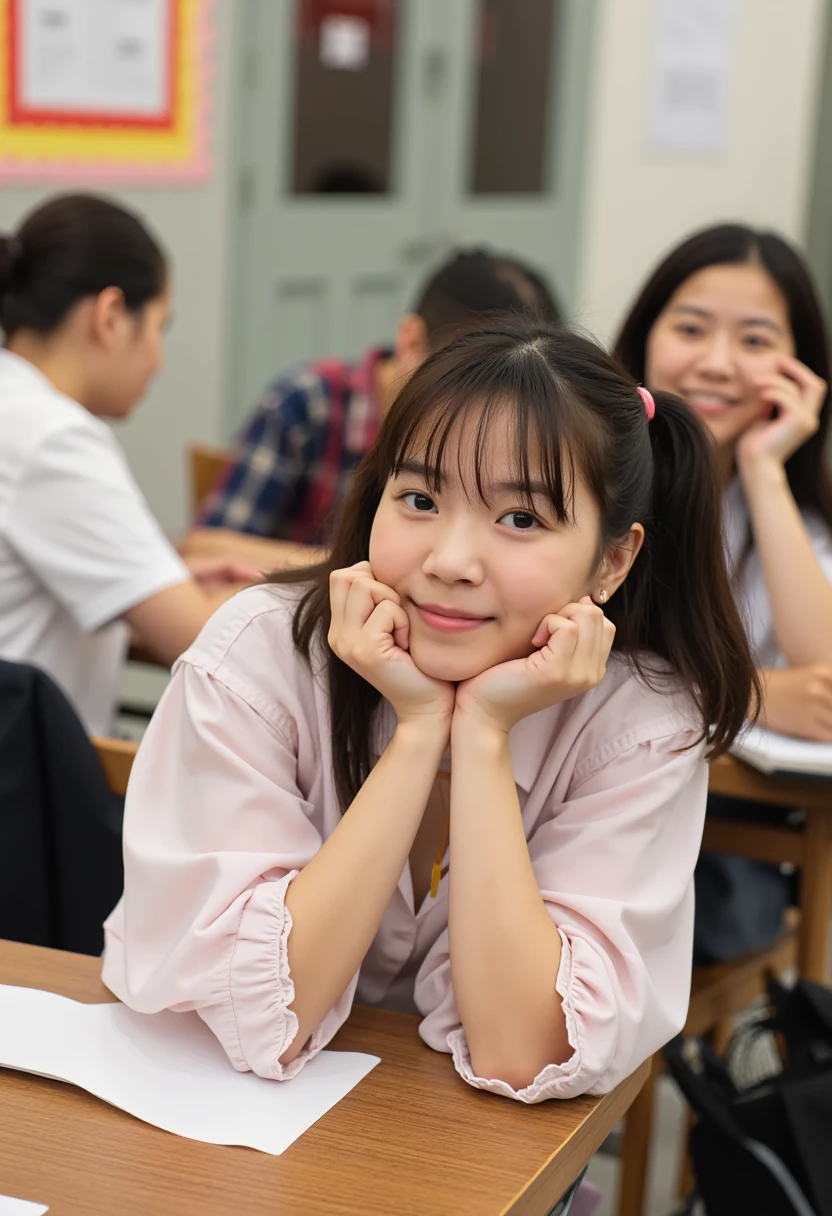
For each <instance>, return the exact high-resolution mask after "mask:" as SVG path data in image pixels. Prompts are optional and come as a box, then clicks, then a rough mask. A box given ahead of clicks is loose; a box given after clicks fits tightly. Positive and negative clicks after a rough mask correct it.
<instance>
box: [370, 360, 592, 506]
mask: <svg viewBox="0 0 832 1216" xmlns="http://www.w3.org/2000/svg"><path fill="white" fill-rule="evenodd" d="M514 371H515V374H514V375H512V376H511V377H505V376H503V377H500V378H498V379H497V382H496V383H495V382H494V381H493V380H491V382H489V378H488V377H487V375H486V369H485V368H483V369H481V374H480V375H479V376H476V377H470V376H469V378H468V381H467V382H465V383H452V384H445V385H439V384H437V385H436V390H437V391H436V392H435V393H434V394H432V396H431V399H430V400H429V401H427V400H425V399H424V398H422V397H421V395H420V396H419V397H418V399H417V398H416V396H415V395H413V396H412V397H411V395H410V394H409V393H408V391H407V387H406V388H405V389H404V390H403V391H402V394H401V395H400V398H399V400H398V401H397V403H396V405H395V406H394V407H393V408H394V409H395V410H397V412H398V413H399V418H398V425H397V426H396V427H391V428H390V430H389V431H388V435H389V436H390V438H391V439H392V437H393V435H395V436H396V439H397V442H395V443H390V444H384V442H382V443H381V444H380V445H379V450H378V452H377V454H378V456H379V457H380V464H381V466H382V467H380V468H379V475H380V476H381V477H382V478H383V479H384V480H386V477H388V476H394V477H395V476H399V475H400V474H401V473H402V471H403V470H404V469H405V468H406V467H408V466H413V465H418V466H419V467H420V468H421V469H423V470H424V477H425V483H426V485H427V487H428V488H429V489H430V490H431V491H432V492H434V493H438V492H439V491H440V490H441V488H442V485H443V484H444V483H445V482H446V481H447V480H448V478H449V476H451V477H455V478H457V479H458V481H459V484H460V485H461V487H462V489H463V492H464V493H465V494H466V496H467V497H468V498H469V500H470V501H473V500H474V499H479V500H480V501H481V502H484V503H486V504H487V505H490V501H491V497H492V493H493V485H494V479H493V478H492V477H491V476H490V475H489V474H490V470H491V469H492V467H493V464H494V459H495V457H496V456H498V455H507V456H508V457H509V467H510V481H511V485H512V489H515V490H516V491H517V493H518V495H519V499H520V501H521V502H522V504H523V506H524V507H527V508H528V510H530V511H534V510H535V509H538V510H539V507H540V498H541V496H544V497H545V498H546V500H547V502H548V504H549V506H550V507H551V509H552V511H553V513H554V515H555V517H556V518H557V520H558V522H559V523H561V524H567V525H568V524H571V523H572V522H573V518H574V499H575V485H576V482H577V478H578V477H579V476H580V475H581V474H582V473H584V472H589V470H585V469H584V465H585V464H586V463H587V461H588V460H589V463H590V464H593V463H594V462H593V461H592V460H591V459H590V452H591V451H592V447H593V445H592V443H591V437H590V435H589V434H588V433H587V431H588V426H587V424H588V422H589V421H591V420H588V418H587V413H586V411H585V410H583V409H581V408H580V407H579V403H577V402H576V401H575V400H574V399H573V397H572V395H571V394H570V393H568V392H567V391H565V389H564V386H562V385H559V384H558V383H557V382H556V381H555V379H554V378H553V377H552V376H551V374H550V373H549V370H548V368H547V367H546V365H545V363H544V361H543V359H541V358H539V357H537V355H536V352H534V351H533V350H530V351H529V352H527V354H526V358H525V365H524V366H520V367H518V368H516V369H514ZM507 380H508V381H509V382H506V381H507ZM402 415H406V416H405V417H403V416H402ZM567 437H568V438H567ZM385 448H386V449H387V450H386V451H384V450H383V449H385ZM589 480H590V481H592V480H594V478H592V477H591V475H590V478H589Z"/></svg>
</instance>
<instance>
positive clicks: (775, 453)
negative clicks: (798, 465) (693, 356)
mask: <svg viewBox="0 0 832 1216" xmlns="http://www.w3.org/2000/svg"><path fill="white" fill-rule="evenodd" d="M754 383H755V385H756V387H757V390H758V392H759V395H760V400H761V401H762V402H763V403H765V411H766V412H765V414H764V416H763V417H761V418H760V419H759V421H757V422H755V423H753V425H752V426H750V427H749V428H748V430H747V431H746V432H745V434H744V435H743V436H742V437H741V438H740V440H739V443H738V444H737V461H738V464H739V466H740V469H742V467H743V466H746V467H748V466H749V465H751V464H753V463H756V462H759V461H761V460H773V461H775V462H776V463H777V464H780V465H783V464H785V463H786V461H787V460H788V459H789V457H790V456H793V455H794V453H795V452H796V451H797V449H798V448H799V447H801V446H802V445H803V444H804V443H805V442H806V440H807V439H809V438H810V437H811V436H812V435H814V433H815V431H816V430H817V429H818V417H819V415H820V411H821V407H822V405H823V402H824V400H825V398H826V387H827V386H826V381H825V380H821V378H820V376H816V375H815V373H814V372H813V371H810V370H809V368H808V367H806V366H805V364H803V363H801V362H800V360H799V359H793V358H791V357H790V356H788V355H782V356H780V357H779V358H778V359H777V360H776V363H775V366H774V369H773V370H772V371H770V372H767V373H765V374H761V375H760V376H757V377H755V380H754ZM775 410H776V417H772V416H771V414H772V413H773V412H774V411H775Z"/></svg>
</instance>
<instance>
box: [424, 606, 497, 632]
mask: <svg viewBox="0 0 832 1216" xmlns="http://www.w3.org/2000/svg"><path fill="white" fill-rule="evenodd" d="M411 604H412V606H413V607H414V608H415V609H416V611H417V613H418V614H419V616H420V617H421V619H422V620H423V621H424V623H425V624H426V625H428V626H430V628H431V629H438V630H439V631H440V632H442V633H464V632H466V631H467V630H469V629H478V628H480V626H482V625H486V624H487V623H488V622H489V621H493V620H494V618H493V617H491V616H478V615H476V614H474V613H472V612H470V611H467V612H466V611H463V610H460V609H459V608H446V607H443V606H442V605H441V604H417V603H416V601H415V600H410V601H409V603H408V605H406V608H405V610H407V607H409V605H411Z"/></svg>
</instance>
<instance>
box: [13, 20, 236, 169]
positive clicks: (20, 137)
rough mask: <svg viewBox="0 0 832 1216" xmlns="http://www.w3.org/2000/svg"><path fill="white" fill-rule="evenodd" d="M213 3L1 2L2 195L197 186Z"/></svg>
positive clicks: (203, 162)
mask: <svg viewBox="0 0 832 1216" xmlns="http://www.w3.org/2000/svg"><path fill="white" fill-rule="evenodd" d="M212 32H213V0H0V183H2V182H11V181H18V182H20V181H42V182H45V181H49V182H62V181H76V182H77V181H83V182H85V183H88V182H90V181H121V182H125V181H133V182H141V181H146V182H154V181H156V182H165V181H200V180H204V179H205V178H206V177H207V176H208V174H209V171H210V130H209V125H210V104H209V103H210V94H209V86H210V69H211V52H212Z"/></svg>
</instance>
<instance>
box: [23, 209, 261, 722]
mask: <svg viewBox="0 0 832 1216" xmlns="http://www.w3.org/2000/svg"><path fill="white" fill-rule="evenodd" d="M169 314H170V288H169V283H168V272H167V267H166V265H165V259H164V257H163V255H162V252H161V250H160V249H159V247H158V245H157V244H156V242H155V241H154V240H153V238H152V237H151V236H150V234H149V233H148V232H147V230H146V229H145V228H144V227H143V225H142V224H141V222H140V221H139V220H138V219H137V218H136V216H134V215H132V214H131V213H130V212H128V211H125V210H123V209H122V208H121V207H117V206H115V205H114V204H112V203H109V202H106V201H105V200H103V199H99V198H93V197H88V196H77V197H72V196H67V197H62V198H56V199H54V200H52V201H51V202H49V203H47V204H45V205H44V206H42V207H40V208H38V209H37V210H36V211H34V212H32V214H31V215H29V217H28V218H27V219H26V220H25V221H24V223H23V224H22V226H21V227H20V229H19V230H18V232H17V233H16V235H15V236H13V237H3V238H0V329H2V331H3V334H4V336H5V347H4V348H3V349H0V657H2V658H6V659H16V660H20V661H26V662H32V663H36V664H37V665H38V666H39V667H42V668H45V670H46V671H48V672H49V674H50V675H51V676H52V677H53V678H54V679H55V680H56V681H57V682H58V684H60V685H61V686H62V688H63V690H64V692H65V693H66V694H67V695H68V697H69V699H70V700H71V701H72V702H73V703H74V705H75V707H76V709H77V710H78V712H79V714H80V716H81V718H82V719H83V721H84V723H85V725H86V726H87V728H88V729H89V730H90V731H91V732H93V733H99V734H101V733H103V734H107V733H109V732H110V729H111V725H112V716H113V709H114V703H115V696H116V686H117V682H118V677H119V672H120V667H121V663H122V659H123V655H124V649H125V644H126V638H127V628H126V626H125V625H124V624H123V623H122V622H123V621H126V622H128V623H129V624H130V625H132V626H133V627H134V628H135V629H136V630H138V632H139V633H140V634H141V636H142V639H143V640H144V642H145V643H146V644H147V645H148V646H149V647H150V648H151V649H152V650H154V651H155V652H156V653H157V654H158V656H159V657H160V658H161V659H163V660H164V661H165V662H173V660H174V659H175V658H176V656H177V655H178V654H180V653H181V651H182V650H184V649H185V647H187V646H188V645H190V643H191V642H192V641H193V640H194V638H195V637H196V635H197V633H198V632H199V630H200V629H201V628H202V626H203V625H204V624H205V622H206V620H207V619H208V617H209V615H210V613H211V611H212V610H213V607H214V606H215V598H212V593H215V592H216V591H217V589H218V587H220V586H222V585H223V584H227V583H229V582H230V581H234V582H236V581H254V579H256V578H257V577H258V576H257V574H256V571H254V570H253V569H251V568H250V567H249V566H248V565H245V566H243V565H241V564H240V563H237V562H229V561H227V560H225V559H222V560H216V559H215V560H212V561H206V560H203V561H202V562H199V563H197V564H195V565H194V567H193V568H192V569H190V570H189V569H188V567H187V566H186V565H184V564H183V562H182V561H181V560H180V559H179V557H178V556H177V554H176V553H175V552H174V550H173V548H172V547H171V545H170V544H169V543H168V541H167V540H166V539H165V537H164V536H163V535H162V532H161V530H160V529H159V526H158V524H157V523H156V521H155V519H154V518H153V516H152V515H151V513H150V511H149V509H148V506H147V504H146V502H145V500H144V498H143V497H142V495H141V493H140V491H139V489H138V486H137V485H136V484H135V482H134V480H133V478H132V476H131V474H130V471H129V469H128V467H127V463H126V461H125V459H124V455H123V453H122V451H121V449H120V448H119V446H118V444H117V443H116V440H115V439H114V437H113V435H112V432H111V431H110V428H109V427H108V426H107V425H106V424H105V423H104V422H103V421H101V419H103V418H125V417H127V416H128V415H129V414H130V412H131V411H132V409H133V407H134V406H135V405H136V403H137V402H138V401H139V399H140V398H141V396H142V395H143V393H144V391H145V389H146V388H147V386H148V384H149V382H150V380H151V378H152V377H153V376H154V375H155V373H156V372H157V371H158V370H159V368H160V366H161V362H162V335H163V331H164V329H165V326H166V325H167V322H168V317H169Z"/></svg>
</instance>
